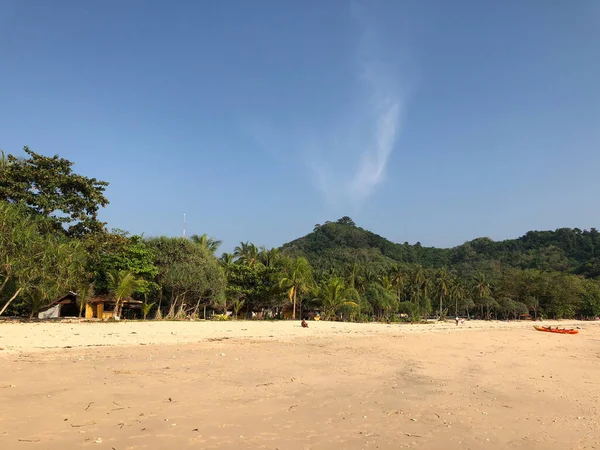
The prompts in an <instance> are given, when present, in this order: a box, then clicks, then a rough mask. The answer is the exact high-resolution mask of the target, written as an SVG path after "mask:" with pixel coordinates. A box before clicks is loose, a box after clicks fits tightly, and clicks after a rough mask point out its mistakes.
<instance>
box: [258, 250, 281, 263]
mask: <svg viewBox="0 0 600 450" xmlns="http://www.w3.org/2000/svg"><path fill="white" fill-rule="evenodd" d="M278 259H279V249H278V248H271V249H267V248H266V247H264V246H263V247H261V248H260V253H259V254H258V260H259V261H260V262H261V263H262V265H263V266H265V267H273V265H274V264H275V263H276V262H277V260H278Z"/></svg>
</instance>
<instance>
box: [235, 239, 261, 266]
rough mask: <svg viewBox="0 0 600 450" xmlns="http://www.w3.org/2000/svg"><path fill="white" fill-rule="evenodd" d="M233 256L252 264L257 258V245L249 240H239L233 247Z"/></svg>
mask: <svg viewBox="0 0 600 450" xmlns="http://www.w3.org/2000/svg"><path fill="white" fill-rule="evenodd" d="M233 256H235V257H236V258H238V260H240V261H241V262H243V263H245V264H247V265H249V266H253V265H254V263H255V262H256V260H257V258H258V247H257V246H256V245H254V244H251V243H250V242H248V241H246V242H240V245H238V246H236V247H235V248H234V249H233Z"/></svg>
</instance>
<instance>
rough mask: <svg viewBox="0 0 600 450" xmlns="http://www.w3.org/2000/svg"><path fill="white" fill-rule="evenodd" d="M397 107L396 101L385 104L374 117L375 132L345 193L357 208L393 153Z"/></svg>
mask: <svg viewBox="0 0 600 450" xmlns="http://www.w3.org/2000/svg"><path fill="white" fill-rule="evenodd" d="M400 112H401V105H400V102H399V100H397V99H393V100H389V101H388V104H386V105H382V107H381V111H380V112H377V113H376V119H375V122H376V130H375V132H374V136H373V138H372V143H371V144H370V147H369V148H367V149H365V151H364V153H363V155H362V158H361V160H360V163H359V164H358V167H357V169H356V172H355V174H354V177H353V178H352V180H351V182H350V186H349V190H348V195H349V197H350V199H351V200H352V201H353V203H355V204H356V205H357V206H360V205H362V203H363V202H364V201H365V200H366V199H367V198H368V197H369V196H371V194H373V192H374V191H375V189H376V188H377V186H378V185H379V184H381V182H382V181H383V180H384V179H385V175H386V168H387V165H388V162H389V158H390V155H391V154H392V151H393V150H394V145H395V143H396V136H397V134H398V131H399V126H400Z"/></svg>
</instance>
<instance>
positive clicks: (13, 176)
mask: <svg viewBox="0 0 600 450" xmlns="http://www.w3.org/2000/svg"><path fill="white" fill-rule="evenodd" d="M24 151H25V153H26V154H27V155H28V157H27V158H24V159H20V158H18V157H16V156H14V155H8V156H7V157H6V158H5V159H4V162H3V163H2V183H0V200H4V201H8V202H10V203H19V204H22V205H24V206H26V207H27V208H28V209H29V210H31V211H32V212H34V213H36V214H40V215H42V216H44V217H47V218H50V219H51V222H49V223H50V225H52V229H54V230H62V229H63V227H66V231H67V233H68V234H69V235H70V236H81V235H84V234H87V233H95V232H100V231H102V229H103V228H104V224H103V223H102V222H100V221H99V220H98V210H99V208H100V207H104V206H106V205H107V204H108V200H107V199H106V197H104V190H105V189H106V187H107V186H108V183H106V182H104V181H98V180H97V179H95V178H88V177H84V176H83V175H78V174H75V173H73V169H72V166H73V163H72V162H71V161H69V160H67V159H63V158H60V157H59V156H58V155H55V156H53V157H48V156H43V155H40V154H38V153H35V152H33V151H32V150H30V149H29V148H27V147H25V148H24Z"/></svg>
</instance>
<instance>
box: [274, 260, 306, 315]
mask: <svg viewBox="0 0 600 450" xmlns="http://www.w3.org/2000/svg"><path fill="white" fill-rule="evenodd" d="M312 283H313V274H312V267H311V266H310V264H309V263H308V261H307V259H306V258H303V257H297V258H294V259H292V260H288V261H287V263H286V264H284V267H283V272H282V277H281V278H280V280H279V286H280V287H282V288H284V289H286V290H287V292H288V298H289V300H290V302H292V304H293V308H294V309H293V313H292V319H295V318H296V302H297V298H298V294H305V293H307V292H309V290H310V288H311V287H312Z"/></svg>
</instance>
